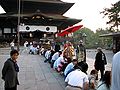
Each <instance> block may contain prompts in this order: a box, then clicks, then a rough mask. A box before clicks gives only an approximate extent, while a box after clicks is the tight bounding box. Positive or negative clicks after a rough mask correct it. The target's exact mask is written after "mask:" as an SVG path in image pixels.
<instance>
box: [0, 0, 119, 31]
mask: <svg viewBox="0 0 120 90" xmlns="http://www.w3.org/2000/svg"><path fill="white" fill-rule="evenodd" d="M61 1H64V2H70V3H75V4H74V5H73V6H72V7H71V8H70V9H69V10H68V11H67V12H66V13H65V14H64V16H67V17H70V18H75V19H82V21H81V22H80V23H79V24H81V25H83V26H84V27H87V28H89V29H91V30H92V31H94V32H95V31H96V29H98V28H103V29H105V28H106V27H109V25H106V22H107V21H108V19H107V18H103V16H104V15H103V14H100V12H102V11H103V10H104V8H109V7H111V4H114V3H116V2H117V1H119V0H61ZM0 13H5V12H4V10H3V9H2V8H1V7H0Z"/></svg>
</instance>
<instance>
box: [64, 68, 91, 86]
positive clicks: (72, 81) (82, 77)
mask: <svg viewBox="0 0 120 90" xmlns="http://www.w3.org/2000/svg"><path fill="white" fill-rule="evenodd" d="M65 82H67V83H68V84H69V85H72V86H80V87H82V88H83V84H84V83H85V82H89V80H88V76H87V75H86V74H85V73H83V72H82V71H81V70H79V69H77V70H75V71H72V72H70V73H69V74H68V75H67V77H66V79H65Z"/></svg>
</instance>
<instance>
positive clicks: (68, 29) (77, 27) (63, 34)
mask: <svg viewBox="0 0 120 90" xmlns="http://www.w3.org/2000/svg"><path fill="white" fill-rule="evenodd" d="M82 26H83V25H78V26H71V27H68V28H66V29H64V31H62V32H60V33H58V34H57V35H58V36H65V35H66V34H69V33H72V32H75V31H77V30H79V29H80V28H81V27H82Z"/></svg>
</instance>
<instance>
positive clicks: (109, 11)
mask: <svg viewBox="0 0 120 90" xmlns="http://www.w3.org/2000/svg"><path fill="white" fill-rule="evenodd" d="M102 13H103V14H104V15H105V16H108V18H109V21H108V22H107V24H110V25H111V27H110V29H112V28H113V27H116V28H117V31H118V26H119V25H120V1H118V2H116V3H115V4H112V7H111V8H105V9H104V11H103V12H102Z"/></svg>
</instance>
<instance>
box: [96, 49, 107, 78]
mask: <svg viewBox="0 0 120 90" xmlns="http://www.w3.org/2000/svg"><path fill="white" fill-rule="evenodd" d="M106 64H107V61H106V56H105V54H104V53H103V52H102V49H101V48H100V47H98V48H97V54H96V56H95V63H94V66H95V69H96V70H97V71H99V70H100V73H101V79H102V78H103V75H104V70H105V65H106Z"/></svg>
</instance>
